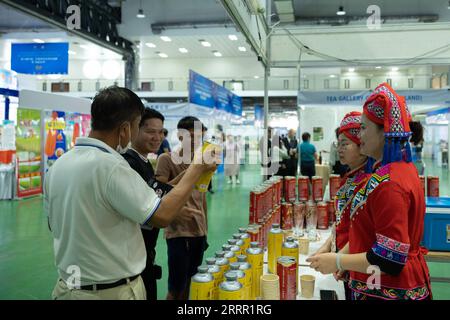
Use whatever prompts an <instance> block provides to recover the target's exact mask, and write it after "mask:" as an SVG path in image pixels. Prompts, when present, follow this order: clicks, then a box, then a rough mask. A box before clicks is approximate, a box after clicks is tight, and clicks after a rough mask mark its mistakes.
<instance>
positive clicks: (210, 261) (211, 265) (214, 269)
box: [206, 258, 223, 300]
mask: <svg viewBox="0 0 450 320" xmlns="http://www.w3.org/2000/svg"><path fill="white" fill-rule="evenodd" d="M206 265H207V266H208V272H209V273H210V274H211V275H212V276H213V278H214V289H213V296H212V299H211V300H217V299H219V285H220V283H221V282H223V272H222V269H221V268H220V266H218V265H217V264H216V259H215V258H207V259H206Z"/></svg>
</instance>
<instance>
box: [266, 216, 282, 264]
mask: <svg viewBox="0 0 450 320" xmlns="http://www.w3.org/2000/svg"><path fill="white" fill-rule="evenodd" d="M282 246H283V232H282V231H281V229H280V225H279V224H273V226H272V229H270V232H269V241H268V247H267V248H268V250H267V261H268V269H269V273H276V271H277V270H276V269H277V259H278V257H279V256H281V247H282Z"/></svg>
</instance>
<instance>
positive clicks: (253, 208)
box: [248, 189, 257, 224]
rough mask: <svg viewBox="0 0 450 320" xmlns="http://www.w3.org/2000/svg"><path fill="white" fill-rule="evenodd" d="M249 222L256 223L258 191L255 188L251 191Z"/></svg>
mask: <svg viewBox="0 0 450 320" xmlns="http://www.w3.org/2000/svg"><path fill="white" fill-rule="evenodd" d="M248 220H249V223H250V224H251V223H256V220H257V219H256V191H255V190H254V189H253V190H251V191H250V203H249V219H248Z"/></svg>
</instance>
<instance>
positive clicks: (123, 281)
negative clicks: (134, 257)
mask: <svg viewBox="0 0 450 320" xmlns="http://www.w3.org/2000/svg"><path fill="white" fill-rule="evenodd" d="M139 276H140V274H138V275H136V276H133V277H129V278H124V279H121V280H119V281H116V282H113V283H99V284H90V285H86V286H81V287H80V290H90V291H94V290H106V289H111V288H115V287H118V286H121V285H124V284H127V283H128V281H129V282H131V281H134V280H136V279H137V278H138V277H139Z"/></svg>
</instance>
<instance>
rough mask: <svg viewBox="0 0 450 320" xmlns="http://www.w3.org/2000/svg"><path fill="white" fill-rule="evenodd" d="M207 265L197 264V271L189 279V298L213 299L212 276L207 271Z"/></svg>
mask: <svg viewBox="0 0 450 320" xmlns="http://www.w3.org/2000/svg"><path fill="white" fill-rule="evenodd" d="M208 269H209V268H208V266H199V267H198V273H197V274H195V275H194V276H193V277H192V279H191V288H190V290H189V300H213V299H214V293H213V292H214V277H213V276H212V275H211V274H210V273H209V272H208Z"/></svg>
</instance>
